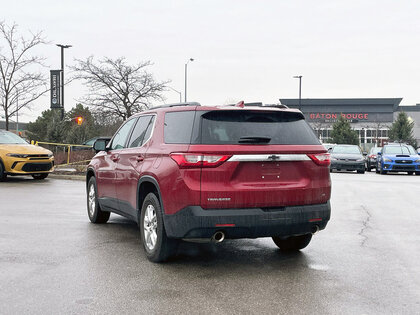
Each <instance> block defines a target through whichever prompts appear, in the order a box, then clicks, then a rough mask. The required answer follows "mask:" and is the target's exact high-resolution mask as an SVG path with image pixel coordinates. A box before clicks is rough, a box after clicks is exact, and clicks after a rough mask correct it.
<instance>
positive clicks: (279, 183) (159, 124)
mask: <svg viewBox="0 0 420 315" xmlns="http://www.w3.org/2000/svg"><path fill="white" fill-rule="evenodd" d="M94 148H95V150H97V151H98V152H99V153H98V154H97V155H96V156H95V157H94V158H93V159H92V161H91V163H90V165H89V167H88V170H87V177H86V182H87V206H88V215H89V219H90V220H91V221H92V222H93V223H105V222H107V220H108V219H109V216H110V212H114V213H117V214H120V215H123V216H125V217H128V218H130V219H132V220H134V221H136V222H137V223H138V224H139V226H140V232H141V239H142V243H143V246H144V250H145V252H146V255H147V257H148V258H149V260H151V261H153V262H159V261H164V260H166V259H167V258H168V257H169V256H170V255H172V254H174V253H175V251H176V248H177V244H178V242H179V241H180V240H190V241H194V240H195V241H202V240H206V239H207V240H213V241H215V242H221V241H223V240H224V239H225V238H229V239H233V238H256V237H272V238H273V241H274V243H275V244H276V245H277V246H278V247H279V248H280V249H281V250H284V251H290V250H299V249H302V248H304V247H305V246H307V245H308V244H309V242H310V240H311V238H312V234H313V233H315V232H316V231H318V230H322V229H324V228H325V226H326V224H327V222H328V220H329V219H330V212H331V209H330V203H329V199H330V194H331V181H330V172H329V165H330V158H329V154H328V153H327V151H326V149H325V148H324V147H323V146H322V145H321V144H320V143H319V141H318V139H317V137H316V136H315V135H314V133H313V131H312V129H311V128H310V126H309V125H308V124H307V123H306V121H305V120H304V116H303V115H302V113H301V112H300V111H298V110H295V109H289V108H287V107H279V106H277V107H276V106H245V105H244V104H243V103H240V104H238V105H237V106H200V104H198V103H180V104H171V105H164V106H161V107H156V108H152V109H150V110H147V111H145V112H142V113H140V114H137V115H134V116H132V117H130V118H129V119H128V120H127V121H126V122H125V123H124V124H123V125H122V126H121V127H120V129H119V130H118V131H117V133H116V134H115V135H114V136H113V138H112V139H111V140H110V139H104V138H102V139H98V140H97V141H96V142H95V144H94Z"/></svg>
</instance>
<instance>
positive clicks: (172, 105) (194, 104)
mask: <svg viewBox="0 0 420 315" xmlns="http://www.w3.org/2000/svg"><path fill="white" fill-rule="evenodd" d="M175 106H201V104H200V103H198V102H185V103H172V104H163V105H159V106H155V107H152V108H149V109H158V108H167V107H175Z"/></svg>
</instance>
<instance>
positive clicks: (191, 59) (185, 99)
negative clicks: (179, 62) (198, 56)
mask: <svg viewBox="0 0 420 315" xmlns="http://www.w3.org/2000/svg"><path fill="white" fill-rule="evenodd" d="M190 61H194V59H193V58H190V59H188V61H187V63H186V64H185V76H184V78H185V90H184V102H185V103H186V102H187V66H188V63H189V62H190Z"/></svg>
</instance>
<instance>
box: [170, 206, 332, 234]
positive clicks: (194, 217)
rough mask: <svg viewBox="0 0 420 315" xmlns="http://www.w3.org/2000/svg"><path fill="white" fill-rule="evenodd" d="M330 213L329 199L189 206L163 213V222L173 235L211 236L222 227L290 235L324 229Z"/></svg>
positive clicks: (227, 230) (227, 231)
mask: <svg viewBox="0 0 420 315" xmlns="http://www.w3.org/2000/svg"><path fill="white" fill-rule="evenodd" d="M330 214H331V206H330V202H329V201H328V202H327V203H324V204H318V205H305V206H293V207H280V208H276V209H272V208H270V209H262V208H249V209H223V210H220V209H217V210H204V209H203V208H201V207H200V206H190V207H186V208H184V209H182V210H181V211H179V212H177V213H176V214H172V215H164V224H165V230H166V234H167V235H168V237H170V238H210V237H211V236H212V235H213V234H214V233H215V232H217V231H223V232H224V233H225V236H226V238H256V237H269V236H290V235H301V234H307V233H311V232H312V231H313V230H314V228H315V227H316V226H318V228H319V229H320V230H322V229H324V228H325V227H326V225H327V222H328V221H329V219H330Z"/></svg>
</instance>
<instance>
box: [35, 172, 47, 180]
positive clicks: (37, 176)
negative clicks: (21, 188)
mask: <svg viewBox="0 0 420 315" xmlns="http://www.w3.org/2000/svg"><path fill="white" fill-rule="evenodd" d="M32 177H33V178H34V179H46V178H47V177H48V173H40V174H32Z"/></svg>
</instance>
